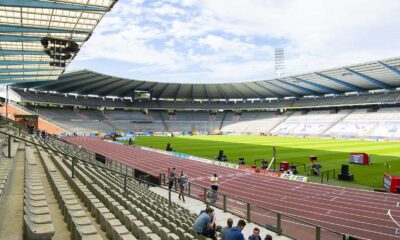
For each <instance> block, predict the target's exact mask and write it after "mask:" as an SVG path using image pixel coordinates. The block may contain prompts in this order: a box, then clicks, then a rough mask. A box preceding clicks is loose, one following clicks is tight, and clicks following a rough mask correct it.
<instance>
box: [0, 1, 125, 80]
mask: <svg viewBox="0 0 400 240" xmlns="http://www.w3.org/2000/svg"><path fill="white" fill-rule="evenodd" d="M116 1H117V0H53V1H47V0H0V84H1V83H16V82H27V81H44V80H56V79H58V77H59V76H60V75H61V74H62V73H63V72H64V69H65V66H67V65H68V64H69V63H70V62H71V60H72V59H73V58H74V57H75V55H76V53H77V51H78V50H79V48H80V46H81V45H82V44H83V43H84V42H85V41H87V40H88V39H89V38H90V36H91V34H92V31H93V30H94V28H95V27H96V25H97V24H98V23H99V21H100V20H101V19H102V17H103V16H104V14H105V13H106V12H107V11H109V10H110V9H111V8H112V6H113V5H114V4H115V2H116ZM46 37H47V39H49V38H50V39H57V40H61V41H68V42H70V43H71V42H74V43H76V44H77V45H75V46H78V48H77V49H76V51H75V52H74V53H73V54H71V55H70V56H71V57H70V58H69V59H67V60H65V66H64V64H62V65H61V67H59V66H60V65H59V66H54V65H53V66H51V65H50V63H51V62H54V59H55V57H54V56H55V55H53V57H51V56H50V55H49V52H48V53H47V54H46V52H45V48H44V46H43V44H42V42H41V41H42V39H43V38H46ZM52 51H53V50H52Z"/></svg>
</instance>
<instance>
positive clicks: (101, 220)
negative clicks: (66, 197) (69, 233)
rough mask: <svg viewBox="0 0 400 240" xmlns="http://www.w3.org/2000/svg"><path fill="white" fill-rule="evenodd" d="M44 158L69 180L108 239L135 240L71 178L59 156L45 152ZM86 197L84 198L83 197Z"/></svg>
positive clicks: (84, 187)
mask: <svg viewBox="0 0 400 240" xmlns="http://www.w3.org/2000/svg"><path fill="white" fill-rule="evenodd" d="M42 155H43V158H44V159H46V160H48V161H52V162H53V163H54V164H55V166H57V167H58V169H59V170H60V171H61V173H62V174H63V176H64V177H65V178H66V179H67V180H68V183H69V185H70V186H71V187H72V189H73V190H74V191H75V193H76V194H77V195H78V196H79V198H80V200H81V201H82V202H83V204H84V205H85V206H86V207H87V209H88V211H89V212H90V213H91V215H92V216H93V217H94V218H95V219H96V222H97V223H98V224H99V225H100V226H101V229H102V230H103V231H104V232H105V233H106V236H107V238H109V239H112V240H120V239H121V240H122V239H123V240H135V239H136V238H135V237H134V236H133V235H132V234H131V233H130V232H129V231H128V230H127V229H126V228H125V227H124V226H123V225H122V224H121V223H120V222H119V220H118V219H117V218H115V216H114V215H113V214H112V213H111V212H109V211H108V209H107V208H106V207H105V206H104V205H103V204H102V203H100V201H99V200H98V199H97V197H96V196H94V195H93V194H91V193H90V190H89V189H88V188H87V187H86V186H85V185H84V184H83V183H82V182H81V181H80V180H79V179H78V178H71V172H70V170H69V169H68V168H67V167H66V166H65V165H64V164H63V163H62V161H61V159H60V157H59V156H52V157H49V156H48V154H47V153H46V152H45V151H44V150H43V152H42ZM82 196H84V197H82Z"/></svg>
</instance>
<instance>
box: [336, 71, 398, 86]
mask: <svg viewBox="0 0 400 240" xmlns="http://www.w3.org/2000/svg"><path fill="white" fill-rule="evenodd" d="M343 69H344V70H346V71H348V72H350V73H352V74H354V75H356V76H357V77H359V78H361V79H363V80H365V81H367V82H370V83H372V84H374V85H375V86H377V87H380V88H383V89H388V90H392V89H395V87H393V86H392V85H389V84H387V83H384V82H381V81H379V80H377V79H375V78H372V77H368V76H367V75H364V74H362V73H359V72H356V71H354V70H351V69H350V68H346V67H344V68H343Z"/></svg>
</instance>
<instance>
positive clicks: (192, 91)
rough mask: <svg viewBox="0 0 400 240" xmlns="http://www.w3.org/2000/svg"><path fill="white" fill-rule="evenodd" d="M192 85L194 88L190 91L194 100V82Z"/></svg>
mask: <svg viewBox="0 0 400 240" xmlns="http://www.w3.org/2000/svg"><path fill="white" fill-rule="evenodd" d="M191 86H192V89H191V90H190V92H191V93H192V95H191V97H190V98H191V99H192V101H193V100H194V84H192V85H191Z"/></svg>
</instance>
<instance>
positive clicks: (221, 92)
mask: <svg viewBox="0 0 400 240" xmlns="http://www.w3.org/2000/svg"><path fill="white" fill-rule="evenodd" d="M215 86H216V87H217V91H218V93H219V94H220V95H222V96H223V97H224V99H225V100H228V98H227V97H226V94H225V92H224V90H223V89H222V88H221V87H220V86H219V84H215Z"/></svg>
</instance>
